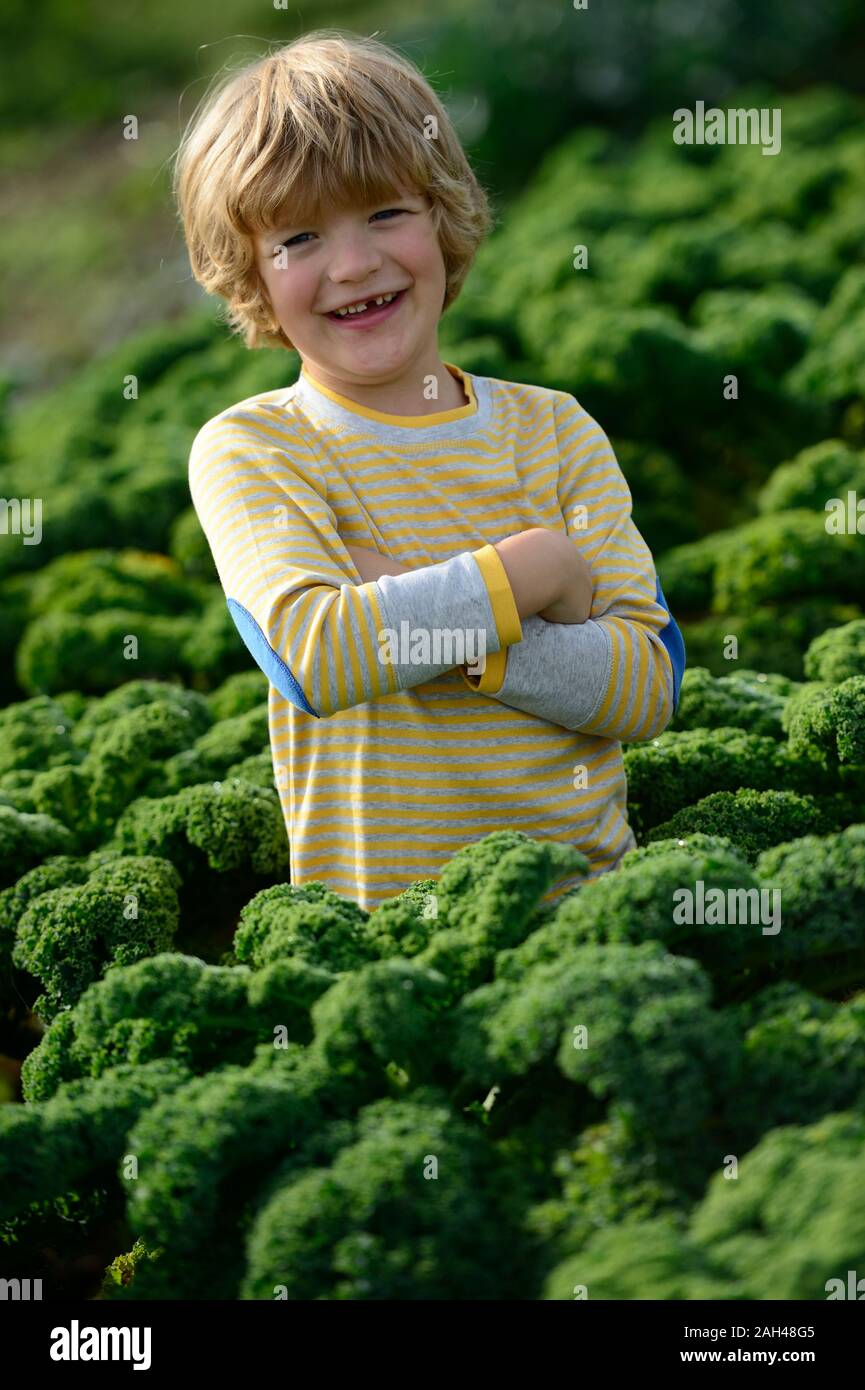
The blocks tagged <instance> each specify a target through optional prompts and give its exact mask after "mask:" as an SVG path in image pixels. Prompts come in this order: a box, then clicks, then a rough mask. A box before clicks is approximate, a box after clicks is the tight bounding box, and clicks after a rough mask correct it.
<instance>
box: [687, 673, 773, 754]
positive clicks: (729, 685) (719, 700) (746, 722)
mask: <svg viewBox="0 0 865 1390" xmlns="http://www.w3.org/2000/svg"><path fill="white" fill-rule="evenodd" d="M794 688H795V686H794V682H792V681H790V680H788V679H786V678H785V677H784V676H778V675H774V674H768V673H766V672H764V671H731V672H730V674H729V675H726V676H719V677H718V678H715V677H714V676H713V675H712V674H711V672H709V671H707V670H706V668H705V666H688V667H686V669H685V672H684V675H683V676H682V686H681V691H680V693H679V704H678V707H677V709H676V715H675V718H674V719H673V721H672V724H671V726H670V727H671V728H672V729H674V730H677V731H678V730H680V729H718V728H732V727H735V728H737V729H744V730H745V732H746V733H751V734H762V735H765V736H767V737H770V738H780V737H781V736H782V732H783V730H782V725H781V713H782V710H783V709H784V702H785V700H786V698H787V696H788V695H790V694H791V692H792V691H793V689H794Z"/></svg>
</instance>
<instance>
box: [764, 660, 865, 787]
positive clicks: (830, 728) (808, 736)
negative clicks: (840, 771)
mask: <svg viewBox="0 0 865 1390" xmlns="http://www.w3.org/2000/svg"><path fill="white" fill-rule="evenodd" d="M784 727H785V728H786V729H787V732H788V737H789V744H790V751H791V753H792V754H794V755H796V756H800V757H802V758H811V759H813V760H814V761H816V762H819V763H822V764H823V766H824V767H831V768H838V767H847V766H849V765H851V764H852V765H859V766H860V767H861V769H862V773H863V774H865V676H850V677H849V678H848V679H847V680H845V681H842V682H841V684H840V685H835V686H824V685H823V684H822V683H821V682H816V683H815V684H814V685H807V686H804V687H803V688H802V690H800V691H799V692H798V693H797V694H796V695H795V696H794V697H793V698H792V699H791V700H790V702H789V704H788V705H787V708H786V709H785V711H784Z"/></svg>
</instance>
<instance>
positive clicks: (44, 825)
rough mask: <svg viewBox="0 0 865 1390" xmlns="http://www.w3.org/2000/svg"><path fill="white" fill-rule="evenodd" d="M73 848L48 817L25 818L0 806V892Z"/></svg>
mask: <svg viewBox="0 0 865 1390" xmlns="http://www.w3.org/2000/svg"><path fill="white" fill-rule="evenodd" d="M73 847H74V841H73V836H72V835H71V833H70V832H69V831H68V830H67V829H66V826H65V825H61V824H60V822H59V821H56V820H53V819H52V818H51V816H44V815H28V814H27V813H26V812H22V811H16V810H14V809H13V807H11V806H3V805H0V888H5V887H7V886H9V885H10V884H12V883H14V882H15V880H16V879H17V878H18V877H19V875H20V874H21V873H26V871H27V870H28V869H31V868H32V867H33V866H34V865H35V864H38V863H40V861H41V860H43V859H48V858H49V857H50V856H51V855H54V854H65V853H67V851H69V850H71V849H72V848H73Z"/></svg>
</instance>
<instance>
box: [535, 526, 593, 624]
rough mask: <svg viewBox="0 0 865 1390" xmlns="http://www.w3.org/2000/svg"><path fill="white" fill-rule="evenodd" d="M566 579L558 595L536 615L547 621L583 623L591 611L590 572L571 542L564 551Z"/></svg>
mask: <svg viewBox="0 0 865 1390" xmlns="http://www.w3.org/2000/svg"><path fill="white" fill-rule="evenodd" d="M566 569H567V579H566V582H565V584H564V586H563V588H562V591H561V593H560V594H559V597H558V598H557V599H555V600H554V601H553V602H552V603H550V604H548V605H547V607H546V608H541V609H539V611H538V617H539V618H543V619H544V621H545V622H548V623H584V622H585V621H586V619H587V618H588V617H589V614H590V613H591V611H592V596H593V585H592V572H591V570H590V569H589V566H588V564H587V563H586V561H585V560H584V559H583V557H582V555H581V554H580V552H579V551H578V550H577V548H576V546H575V545H574V544H573V542H570V554H568V553H567V552H566Z"/></svg>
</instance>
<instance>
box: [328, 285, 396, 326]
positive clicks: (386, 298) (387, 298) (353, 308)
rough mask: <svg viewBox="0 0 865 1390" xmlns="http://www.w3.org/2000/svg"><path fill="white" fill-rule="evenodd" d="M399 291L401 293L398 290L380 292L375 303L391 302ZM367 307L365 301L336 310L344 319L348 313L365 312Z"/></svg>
mask: <svg viewBox="0 0 865 1390" xmlns="http://www.w3.org/2000/svg"><path fill="white" fill-rule="evenodd" d="M398 293H399V291H396V293H394V294H380V295H379V296H378V298H377V299H375V300H374V301H373V303H375V304H390V302H391V300H392V299H396V296H397V294H398ZM366 307H367V306H366V303H363V304H350V305H349V306H348V308H347V309H337V310H336V312H337V313H338V314H339V316H340V318H341V319H344V318H345V317H346V315H347V314H360V313H363V310H364V309H365V308H366Z"/></svg>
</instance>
